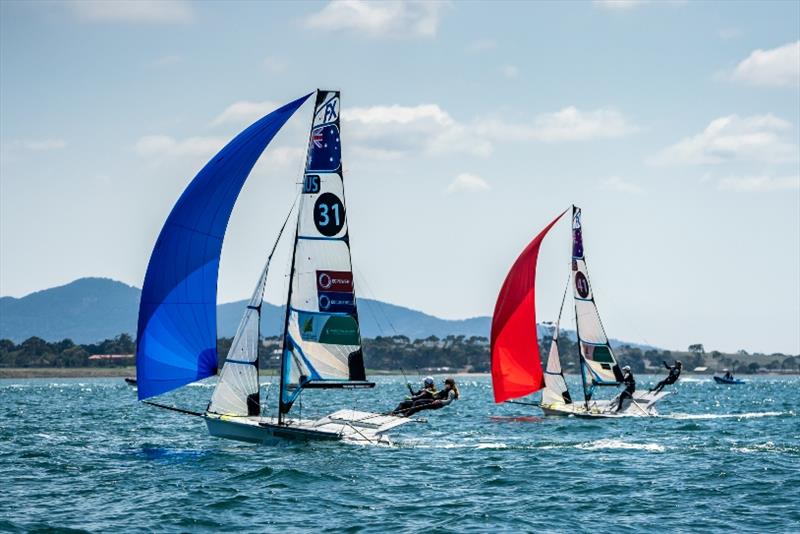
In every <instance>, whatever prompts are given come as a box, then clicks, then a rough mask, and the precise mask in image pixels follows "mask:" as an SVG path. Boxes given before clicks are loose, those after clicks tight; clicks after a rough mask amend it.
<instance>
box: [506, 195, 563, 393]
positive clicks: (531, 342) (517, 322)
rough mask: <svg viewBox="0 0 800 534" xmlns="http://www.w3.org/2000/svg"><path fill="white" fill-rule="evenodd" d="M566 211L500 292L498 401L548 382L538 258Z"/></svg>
mask: <svg viewBox="0 0 800 534" xmlns="http://www.w3.org/2000/svg"><path fill="white" fill-rule="evenodd" d="M564 213H566V210H564V211H563V212H562V213H561V215H559V216H558V217H556V218H555V219H553V222H551V223H550V224H548V225H547V226H546V227H545V229H544V230H542V231H541V232H540V233H539V235H537V236H536V237H535V238H534V239H533V241H531V242H530V244H529V245H528V246H527V247H526V248H525V250H523V251H522V254H520V255H519V258H517V261H515V262H514V265H513V266H512V267H511V270H510V271H509V272H508V275H507V276H506V280H505V282H503V287H502V289H500V294H499V295H497V303H496V304H495V306H494V316H493V318H492V385H493V389H494V401H495V402H503V401H506V400H508V399H513V398H517V397H523V396H525V395H528V394H529V393H533V392H534V391H538V390H540V389H542V387H543V386H544V378H543V375H542V363H541V361H540V358H539V342H538V339H537V336H536V295H535V292H536V260H537V259H538V257H539V246H540V245H541V244H542V239H544V236H546V235H547V232H549V231H550V228H552V227H553V225H554V224H556V222H558V220H559V219H560V218H561V217H562V215H564Z"/></svg>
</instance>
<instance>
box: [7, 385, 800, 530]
mask: <svg viewBox="0 0 800 534" xmlns="http://www.w3.org/2000/svg"><path fill="white" fill-rule="evenodd" d="M409 378H411V379H412V380H418V377H409ZM440 378H441V377H437V382H438V381H439V379H440ZM654 379H655V377H641V376H640V377H638V382H639V384H640V387H641V386H643V385H648V384H649V383H652V381H653V380H654ZM746 379H747V383H746V384H745V385H742V386H721V385H717V384H715V383H714V382H713V381H712V380H711V379H710V378H707V377H687V378H683V379H682V380H681V381H679V382H678V384H677V385H676V386H674V387H672V388H671V389H672V390H673V391H674V392H675V394H674V395H672V396H670V397H668V398H667V399H665V400H664V401H663V402H662V403H661V404H660V405H659V411H660V414H661V415H660V416H658V417H651V418H622V419H615V420H583V419H574V418H544V417H541V413H540V411H539V410H538V409H537V408H535V407H532V406H521V405H510V404H505V405H495V404H494V403H493V402H492V392H491V382H490V379H489V377H486V376H458V377H457V380H458V383H459V387H460V389H461V396H462V398H461V400H459V401H458V402H456V403H455V404H454V405H453V406H451V407H448V408H446V409H442V410H439V411H431V412H423V413H421V414H420V416H422V417H424V418H425V419H426V420H427V422H420V423H412V424H408V425H405V426H403V427H401V428H398V429H396V432H394V433H393V438H394V442H395V443H394V445H393V446H388V447H387V446H365V445H353V444H346V443H297V442H294V443H293V442H287V443H285V444H283V445H281V446H259V445H251V444H247V443H240V442H235V441H228V440H224V439H219V438H212V437H209V436H208V434H207V431H206V428H205V424H204V422H203V421H202V419H200V418H197V417H191V416H185V415H180V414H177V413H174V412H169V411H164V410H159V409H157V408H153V407H150V406H147V405H143V404H140V403H138V402H137V401H136V391H135V388H133V387H130V386H128V385H126V384H125V383H124V382H123V381H122V379H118V378H115V379H110V378H103V379H30V380H0V530H2V531H7V530H10V531H29V530H36V529H53V528H64V529H75V530H78V531H106V532H111V531H142V530H150V531H176V532H177V531H181V532H185V531H211V530H224V531H245V532H254V531H264V532H283V531H287V532H302V531H332V532H381V533H385V532H399V531H406V532H419V531H425V530H426V529H434V530H435V531H440V532H486V531H537V532H582V531H584V532H588V531H601V532H602V531H611V530H613V531H614V532H653V531H656V530H664V531H698V532H714V531H716V532H721V531H729V530H733V531H738V532H742V531H750V532H800V417H799V415H800V401H798V396H799V395H800V377H797V376H793V377H789V376H784V377H776V376H759V377H746ZM377 383H378V385H377V387H376V388H375V389H374V390H370V391H347V392H345V391H309V392H306V393H304V395H303V398H302V405H301V404H300V403H298V404H296V405H295V409H294V412H302V415H303V416H304V417H306V416H307V417H313V416H315V415H322V414H323V413H325V412H326V410H327V411H332V410H335V409H339V408H342V407H348V408H349V407H356V408H360V409H368V410H373V411H386V410H388V409H390V408H391V407H392V406H393V405H394V404H395V402H397V401H398V400H402V398H403V396H404V395H405V394H407V390H406V388H405V385H404V381H403V380H402V379H401V378H400V377H378V378H377ZM212 387H213V382H212V383H208V384H196V385H194V386H191V387H186V388H184V389H182V390H180V391H178V392H176V393H174V394H171V395H167V396H166V397H165V398H164V399H162V401H163V402H167V403H170V404H175V405H179V406H182V407H184V408H189V409H194V410H199V411H202V409H203V408H205V406H206V404H207V402H208V399H209V397H210V395H211V391H212V389H211V388H212ZM570 387H571V388H572V391H573V392H575V393H577V391H578V387H577V384H576V383H575V382H574V381H570ZM609 393H610V392H609ZM262 397H263V398H264V399H265V400H266V402H267V403H268V404H270V405H271V404H273V401H274V397H275V392H274V388H267V387H265V388H264V389H263V391H262Z"/></svg>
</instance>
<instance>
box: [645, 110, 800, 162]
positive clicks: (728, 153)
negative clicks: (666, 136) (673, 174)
mask: <svg viewBox="0 0 800 534" xmlns="http://www.w3.org/2000/svg"><path fill="white" fill-rule="evenodd" d="M788 130H791V124H789V123H788V122H786V121H785V120H783V119H781V118H778V117H776V116H774V115H772V114H767V115H752V116H749V117H739V116H738V115H728V116H727V117H720V118H718V119H714V120H713V121H711V123H709V125H708V126H707V127H706V128H705V130H703V131H702V132H701V133H699V134H697V135H695V136H692V137H687V138H685V139H682V140H680V141H678V142H677V143H675V144H674V145H672V146H670V147H667V148H665V149H664V150H662V151H661V152H660V153H659V154H657V155H656V156H655V157H654V158H652V159H651V160H650V162H651V163H653V164H656V165H704V164H717V163H723V162H726V161H735V160H739V161H762V162H769V163H781V162H787V161H795V160H797V159H798V155H799V154H798V151H800V149H799V148H798V147H797V146H796V145H795V144H794V143H792V142H791V141H789V140H788V139H787V138H786V135H785V134H786V132H787V131H788Z"/></svg>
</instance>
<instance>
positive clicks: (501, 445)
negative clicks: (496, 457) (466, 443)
mask: <svg viewBox="0 0 800 534" xmlns="http://www.w3.org/2000/svg"><path fill="white" fill-rule="evenodd" d="M475 448H476V449H507V448H508V445H506V444H505V443H478V446H477V447H475Z"/></svg>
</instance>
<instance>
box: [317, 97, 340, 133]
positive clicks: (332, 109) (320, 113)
mask: <svg viewBox="0 0 800 534" xmlns="http://www.w3.org/2000/svg"><path fill="white" fill-rule="evenodd" d="M331 94H333V95H334V96H330V98H328V100H327V101H326V102H325V103H323V104H322V105H321V106H319V107H318V108H317V112H316V113H315V115H314V126H320V125H322V124H330V123H332V122H336V120H337V119H338V118H339V96H338V94H335V93H329V95H331Z"/></svg>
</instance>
